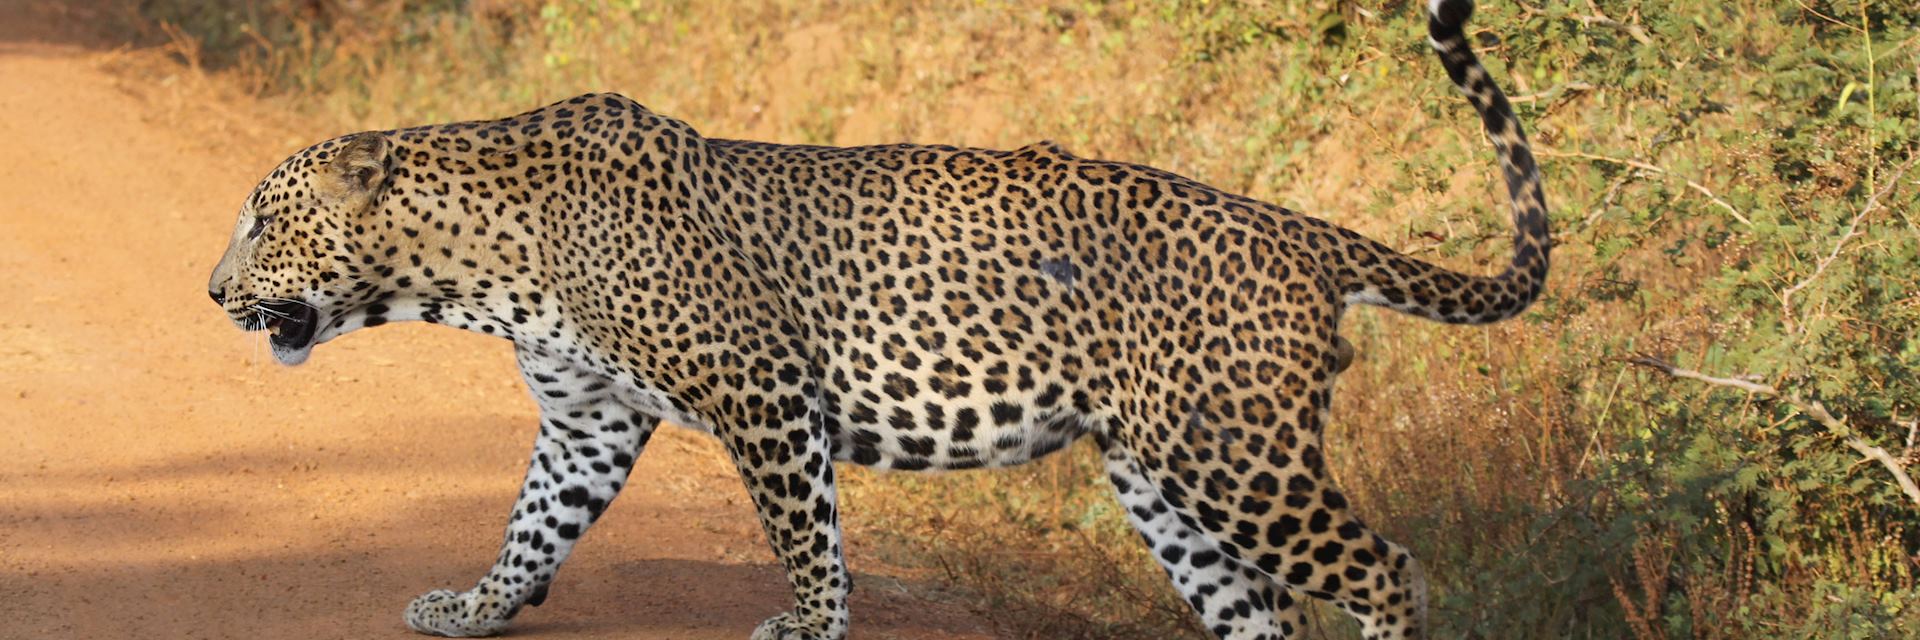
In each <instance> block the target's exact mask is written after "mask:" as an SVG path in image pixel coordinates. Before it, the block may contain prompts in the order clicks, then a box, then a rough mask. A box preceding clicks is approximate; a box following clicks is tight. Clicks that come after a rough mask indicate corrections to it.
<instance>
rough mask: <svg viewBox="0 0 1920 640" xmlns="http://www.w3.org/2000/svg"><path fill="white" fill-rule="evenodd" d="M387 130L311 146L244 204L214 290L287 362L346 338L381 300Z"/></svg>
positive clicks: (299, 360) (210, 283)
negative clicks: (376, 219) (359, 315)
mask: <svg viewBox="0 0 1920 640" xmlns="http://www.w3.org/2000/svg"><path fill="white" fill-rule="evenodd" d="M390 153H391V144H390V143H389V141H388V139H387V137H386V134H383V133H379V132H371V133H359V134H354V135H350V136H345V137H341V138H335V139H333V140H329V141H326V142H322V143H320V144H317V145H314V146H312V147H309V148H307V149H306V150H303V151H301V152H299V153H297V154H294V155H293V157H291V158H288V159H287V160H286V161H285V162H282V163H281V164H280V166H279V167H277V168H275V169H274V170H273V173H271V174H269V175H268V176H267V177H266V178H265V179H264V180H262V181H261V182H260V184H259V186H257V187H255V188H254V190H253V193H252V194H251V195H249V196H248V197H247V200H246V203H245V204H244V205H242V206H241V208H240V220H239V222H238V223H237V224H235V225H234V228H233V235H232V237H231V239H229V241H228V243H227V251H226V254H225V255H223V256H221V258H220V264H219V265H218V266H215V267H214V269H213V276H212V278H211V279H210V280H209V281H208V282H207V292H208V294H210V295H211V296H212V297H213V300H214V302H215V303H218V304H219V305H220V307H221V308H222V309H223V310H225V311H226V313H227V316H228V317H229V318H230V319H232V320H233V322H234V324H237V325H239V326H240V328H241V329H244V330H247V331H261V330H264V331H267V332H268V333H269V334H270V335H269V338H268V343H269V344H271V345H272V350H273V355H274V358H275V359H276V360H279V361H280V362H281V363H282V364H286V365H297V364H300V363H302V362H305V361H306V359H307V356H308V355H309V354H310V353H311V352H312V350H313V346H314V345H315V344H318V343H320V342H325V341H326V340H329V339H332V338H333V337H336V336H337V335H338V334H340V333H344V332H345V330H346V328H347V327H349V326H351V325H350V324H349V323H346V322H343V320H344V319H346V318H348V317H349V316H351V315H353V314H355V313H356V312H357V311H360V310H362V309H363V308H364V307H365V306H367V305H368V304H370V303H372V302H374V301H377V300H378V298H379V294H378V289H379V287H380V284H379V283H380V280H381V278H380V276H381V275H382V273H383V272H388V271H387V270H386V269H385V268H384V267H383V264H382V263H383V262H384V260H383V256H378V255H374V247H375V246H376V245H378V244H380V243H378V242H376V241H374V240H375V238H377V236H378V235H379V234H381V233H383V231H382V230H380V229H379V228H378V227H379V225H375V224H372V222H371V218H372V217H373V216H374V214H375V213H376V210H377V209H378V208H379V206H380V204H379V203H380V202H381V201H382V200H384V198H383V197H382V195H383V193H385V191H386V190H387V189H388V188H389V182H390V181H389V177H390V173H389V169H390V161H389V158H388V155H389V154H390Z"/></svg>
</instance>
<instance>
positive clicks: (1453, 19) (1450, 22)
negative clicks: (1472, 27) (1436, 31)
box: [1427, 0, 1473, 27]
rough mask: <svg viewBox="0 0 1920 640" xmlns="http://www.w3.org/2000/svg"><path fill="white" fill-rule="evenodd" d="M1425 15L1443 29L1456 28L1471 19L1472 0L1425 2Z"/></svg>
mask: <svg viewBox="0 0 1920 640" xmlns="http://www.w3.org/2000/svg"><path fill="white" fill-rule="evenodd" d="M1427 15H1428V16H1430V17H1431V18H1432V19H1433V22H1434V23H1435V24H1437V25H1440V26H1445V27H1458V26H1460V25H1463V24H1466V23H1467V19H1468V18H1471V17H1473V0H1427Z"/></svg>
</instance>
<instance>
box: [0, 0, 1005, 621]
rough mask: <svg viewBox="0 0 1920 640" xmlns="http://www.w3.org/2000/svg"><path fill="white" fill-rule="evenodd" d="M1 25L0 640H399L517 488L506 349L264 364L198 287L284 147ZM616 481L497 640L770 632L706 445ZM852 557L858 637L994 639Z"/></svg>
mask: <svg viewBox="0 0 1920 640" xmlns="http://www.w3.org/2000/svg"><path fill="white" fill-rule="evenodd" d="M0 11H4V13H0V23H3V24H4V25H5V26H0V41H3V42H0V603H4V604H0V638H4V639H14V638H22V639H24V638H36V639H37V638H103V639H104V638H405V637H417V636H412V635H411V634H410V633H409V632H408V631H407V630H406V629H405V627H404V625H402V623H401V621H400V612H401V610H402V608H403V607H404V606H405V605H406V603H407V602H408V601H409V600H410V599H412V598H413V597H414V596H415V595H417V594H419V593H421V592H424V591H427V590H429V589H435V588H442V587H452V588H456V589H465V588H467V587H469V586H471V585H472V584H473V581H474V580H475V579H477V578H478V577H479V576H480V575H481V574H482V573H484V572H485V570H486V568H487V567H488V565H489V564H490V563H491V562H492V559H493V556H494V552H495V549H496V547H497V544H498V542H499V535H500V528H501V526H502V525H503V524H504V522H505V518H506V515H507V509H508V508H509V507H510V506H511V504H512V501H513V498H514V495H515V492H516V490H517V489H518V486H519V482H520V476H521V473H522V471H523V468H524V464H525V461H526V455H527V451H528V447H529V445H530V444H531V442H532V439H533V435H534V429H535V421H534V418H535V414H534V409H533V405H532V402H531V400H530V399H529V398H528V397H527V394H526V392H525V391H524V390H522V389H521V387H520V386H519V383H518V377H517V374H516V373H515V372H514V370H513V365H512V357H511V352H510V351H511V350H510V347H509V345H508V344H507V343H505V342H503V341H498V340H493V339H489V338H485V337H482V336H476V335H468V334H464V333H461V332H457V331H454V330H450V329H443V328H435V327H426V326H419V325H415V326H395V327H384V328H381V329H379V330H375V331H367V332H362V333H360V334H356V335H352V336H348V337H346V338H343V339H340V340H337V341H335V342H333V343H329V344H327V345H324V346H322V347H320V348H319V349H317V350H316V351H315V353H314V357H313V361H312V362H311V363H310V364H308V365H306V366H303V367H299V368H295V369H288V368H282V367H280V366H278V365H275V364H273V363H272V359H271V357H270V356H269V355H268V354H267V353H266V350H265V347H264V344H263V343H261V342H260V341H259V338H258V336H257V335H243V334H241V333H240V332H238V331H237V330H235V329H234V327H232V326H231V325H230V324H228V322H227V320H226V319H225V318H224V317H223V316H222V314H220V313H219V312H218V311H217V309H216V308H215V307H214V305H213V304H212V303H211V302H209V301H208V300H207V299H206V294H205V293H204V291H205V281H206V275H207V272H208V270H209V269H210V268H211V266H212V265H213V262H214V261H215V260H216V259H217V258H218V257H219V253H220V251H221V249H222V246H223V244H224V243H225V240H226V238H227V234H228V230H229V228H230V225H231V224H232V222H233V216H234V212H235V210H236V207H237V205H238V204H239V202H240V200H241V198H242V197H243V196H244V195H245V194H246V192H247V191H248V190H249V189H250V188H251V187H252V185H253V183H254V181H255V180H257V179H258V178H259V177H260V176H261V175H262V174H263V173H264V172H265V171H266V170H267V169H269V168H271V167H272V166H273V164H274V163H276V162H277V161H278V160H279V159H280V158H281V157H283V156H284V155H286V154H287V153H290V152H291V151H293V150H295V149H297V148H298V147H299V146H301V144H302V143H303V142H304V141H303V140H301V139H300V138H298V137H294V136H292V135H290V134H287V133H284V132H276V131H274V130H272V128H271V127H270V126H262V125H259V124H258V122H262V121H265V120H264V119H265V118H266V115H265V114H266V111H265V110H264V109H262V107H261V106H260V105H251V104H235V103H232V102H228V103H226V104H221V105H218V106H217V108H209V109H205V110H201V109H199V108H198V107H197V106H195V107H191V108H188V109H181V108H180V107H179V105H178V104H175V105H174V106H173V107H172V108H163V106H162V105H160V104H158V102H157V101H156V100H154V99H153V98H152V97H151V95H157V94H152V93H150V92H146V91H143V90H142V89H145V87H140V86H139V85H140V84H141V83H145V82H156V81H157V80H155V79H150V78H149V79H143V78H137V77H136V78H129V77H126V76H125V75H124V74H115V73H109V72H108V71H105V70H103V69H101V68H100V60H101V56H102V54H101V53H100V51H102V50H104V48H105V47H103V46H102V44H103V43H98V42H91V43H85V42H83V44H82V45H78V46H76V45H75V44H74V42H76V41H84V38H80V37H78V36H73V34H71V33H67V32H66V31H63V29H68V28H67V27H65V26H63V24H65V23H63V22H61V21H65V20H72V19H74V17H73V16H70V15H66V14H65V13H64V12H62V11H59V10H54V9H50V8H49V7H48V6H46V5H42V4H38V3H23V2H14V1H5V0H0ZM104 44H110V43H104ZM143 95H146V96H147V97H142V96H143ZM186 104H188V105H192V104H193V102H192V98H191V96H189V97H188V99H187V101H186ZM252 113H260V114H262V116H261V120H253V119H251V116H250V115H249V114H252ZM475 115H480V114H475ZM183 119H184V120H183ZM183 122H185V124H182V123H183ZM250 122H252V123H254V124H248V123H250ZM634 478H635V481H634V482H633V483H632V485H631V487H630V488H629V489H627V491H626V492H625V493H624V494H623V495H622V496H621V497H620V499H619V502H618V503H616V504H615V505H614V508H613V509H612V510H611V511H610V512H609V513H608V516H607V517H606V518H605V519H603V520H602V521H601V523H600V524H599V525H598V526H597V527H595V528H594V530H593V531H592V532H591V534H590V535H588V536H587V538H586V540H585V541H584V544H582V545H581V547H580V548H579V549H578V550H577V551H576V553H575V555H574V559H573V560H572V562H571V563H570V564H569V565H568V566H567V567H566V569H565V570H564V571H562V572H561V574H560V577H559V580H558V581H557V582H556V584H555V585H554V589H553V597H552V598H551V599H549V600H548V601H547V604H546V605H545V606H542V607H539V608H529V609H527V610H526V611H524V612H522V614H521V615H520V617H519V619H518V621H517V622H516V624H515V626H514V627H513V629H512V631H510V633H512V634H513V635H514V636H515V637H526V638H635V639H666V638H718V639H727V640H738V639H740V638H745V637H746V636H747V634H748V632H749V631H750V630H751V629H752V628H753V627H754V625H755V624H757V623H758V622H759V621H760V620H761V619H763V618H765V617H767V616H769V615H772V614H775V613H779V612H781V611H784V610H786V607H787V597H788V596H787V589H786V585H785V580H784V578H783V577H782V575H781V573H780V571H779V570H778V568H777V567H776V566H775V565H773V564H772V559H771V555H770V554H769V553H768V552H767V551H766V548H765V544H764V542H763V541H762V540H761V535H760V530H759V526H758V524H756V522H755V521H754V518H753V515H752V511H751V509H750V508H749V506H748V505H747V503H746V497H745V492H744V491H743V490H742V489H741V488H740V487H739V483H738V481H737V480H736V479H734V478H733V474H732V471H731V469H730V465H728V464H727V462H726V460H725V457H724V456H723V454H722V453H721V451H720V450H719V449H718V447H717V446H716V445H715V444H713V443H712V442H710V441H709V440H708V439H706V437H705V436H701V435H699V434H694V433H691V432H685V431H680V430H674V431H673V432H671V433H663V434H662V436H661V437H658V438H656V439H655V440H654V444H653V445H652V446H651V447H650V448H649V450H648V451H647V453H646V455H645V456H644V457H643V458H642V460H641V461H640V464H639V466H638V468H637V469H636V470H635V475H634ZM852 517H856V518H857V517H858V516H857V515H855V516H852ZM859 544H860V543H859V541H858V540H854V541H853V545H854V548H853V553H854V554H855V565H854V568H855V571H856V573H857V574H859V577H858V578H857V579H858V581H859V583H860V585H861V589H860V590H859V592H858V593H857V595H856V597H855V599H854V607H855V609H854V615H855V621H856V627H857V629H856V637H864V638H891V637H907V638H960V637H966V638H978V637H987V636H989V635H990V634H991V631H990V630H988V629H987V627H985V626H984V624H983V623H981V622H979V621H978V620H977V619H976V618H974V617H972V616H970V615H969V614H968V613H967V612H965V611H961V610H957V609H955V608H954V607H950V606H940V605H934V604H930V603H928V602H925V601H923V600H921V599H919V598H916V597H914V596H913V595H910V593H911V592H912V590H913V589H914V587H913V586H910V585H908V584H906V583H902V582H901V581H899V580H896V579H894V578H891V577H889V576H890V575H896V574H898V572H897V571H893V570H890V569H887V568H884V567H879V566H877V565H871V564H867V563H862V562H861V558H860V557H859V554H860V549H859Z"/></svg>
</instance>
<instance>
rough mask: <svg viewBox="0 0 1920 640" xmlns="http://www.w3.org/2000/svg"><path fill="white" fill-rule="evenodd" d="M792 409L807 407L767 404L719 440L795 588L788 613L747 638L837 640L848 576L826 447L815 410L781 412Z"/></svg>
mask: <svg viewBox="0 0 1920 640" xmlns="http://www.w3.org/2000/svg"><path fill="white" fill-rule="evenodd" d="M796 404H808V403H805V402H804V401H801V400H799V399H798V398H789V399H786V401H784V402H776V401H768V402H766V403H764V404H762V405H761V408H762V410H761V411H758V412H754V415H750V416H747V417H745V419H743V420H737V421H732V423H731V425H732V426H734V427H735V428H734V430H733V432H732V433H728V434H726V435H724V439H725V440H726V443H727V450H728V452H729V453H731V454H732V456H733V459H734V463H735V464H736V465H737V466H738V467H739V469H740V476H741V478H742V479H743V480H744V481H745V482H746V485H747V493H748V494H749V495H751V496H752V497H753V503H754V506H755V508H756V509H758V510H759V513H760V526H761V528H763V529H764V530H766V533H767V542H768V543H769V544H771V545H772V546H773V552H774V555H776V556H779V558H780V563H781V565H783V566H784V567H785V568H786V570H787V581H788V582H790V583H791V584H792V585H793V600H794V604H793V611H791V612H788V613H783V614H780V615H778V616H774V617H772V618H769V619H768V620H767V621H766V622H762V623H760V626H759V628H757V629H754V631H753V637H752V640H841V639H842V638H845V637H846V635H847V596H848V594H849V593H851V592H852V590H853V578H852V576H851V575H849V574H848V573H847V564H846V560H845V559H844V557H843V556H842V552H841V544H840V511H839V507H838V504H837V501H836V492H835V489H834V483H833V459H832V457H831V455H830V452H831V448H830V445H829V443H828V439H827V434H826V430H825V428H824V427H823V426H822V425H821V424H820V422H819V420H818V419H816V418H811V417H807V416H806V415H804V414H808V413H810V411H811V410H817V409H811V410H809V411H800V412H798V413H801V414H803V415H801V416H794V415H790V414H787V411H786V410H785V409H782V408H780V407H791V406H794V405H796Z"/></svg>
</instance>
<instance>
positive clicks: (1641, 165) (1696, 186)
mask: <svg viewBox="0 0 1920 640" xmlns="http://www.w3.org/2000/svg"><path fill="white" fill-rule="evenodd" d="M1534 153H1535V154H1538V155H1542V156H1546V157H1549V158H1585V159H1588V160H1598V161H1601V162H1611V163H1614V164H1619V165H1626V166H1629V167H1633V168H1635V169H1640V170H1642V171H1652V172H1654V173H1658V174H1661V175H1666V176H1673V177H1675V178H1679V179H1680V180H1681V181H1682V182H1685V183H1687V188H1689V189H1693V190H1694V191H1698V192H1700V195H1703V196H1706V197H1707V199H1708V200H1712V201H1713V203H1714V204H1717V205H1720V207H1721V208H1723V209H1726V210H1727V213H1730V214H1733V219H1735V220H1739V221H1740V223H1741V224H1745V225H1747V226H1753V221H1752V220H1748V219H1747V217H1746V216H1744V215H1741V213H1740V210H1739V209H1735V208H1733V205H1731V204H1727V201H1725V200H1721V199H1720V196H1717V195H1714V193H1713V190H1711V189H1708V188H1707V187H1706V186H1705V185H1702V184H1700V183H1698V182H1694V181H1692V180H1688V179H1687V178H1685V177H1683V176H1680V175H1679V174H1676V173H1674V172H1672V171H1668V170H1666V169H1663V168H1660V167H1656V166H1653V165H1651V164H1647V163H1645V162H1641V161H1639V160H1629V159H1625V158H1614V157H1610V156H1603V155H1596V154H1591V153H1586V152H1584V151H1555V150H1553V149H1538V150H1536V151H1534Z"/></svg>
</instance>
